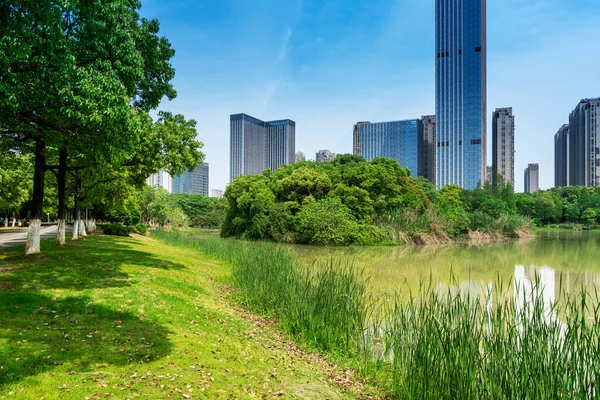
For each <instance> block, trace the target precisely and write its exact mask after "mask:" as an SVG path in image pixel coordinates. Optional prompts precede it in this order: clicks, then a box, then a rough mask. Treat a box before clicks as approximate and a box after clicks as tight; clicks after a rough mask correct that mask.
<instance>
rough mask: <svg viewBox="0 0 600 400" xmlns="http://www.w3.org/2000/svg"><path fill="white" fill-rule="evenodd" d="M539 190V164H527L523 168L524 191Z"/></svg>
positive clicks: (532, 191)
mask: <svg viewBox="0 0 600 400" xmlns="http://www.w3.org/2000/svg"><path fill="white" fill-rule="evenodd" d="M538 190H540V165H539V164H528V165H527V168H525V193H535V192H537V191H538Z"/></svg>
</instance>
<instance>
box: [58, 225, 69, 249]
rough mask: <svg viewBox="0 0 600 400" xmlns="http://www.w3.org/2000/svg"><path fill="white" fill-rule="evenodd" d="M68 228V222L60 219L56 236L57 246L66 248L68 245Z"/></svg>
mask: <svg viewBox="0 0 600 400" xmlns="http://www.w3.org/2000/svg"><path fill="white" fill-rule="evenodd" d="M66 226H67V221H65V220H64V219H59V220H58V234H57V235H56V244H57V245H59V246H64V245H66V244H67V240H66V237H65V236H66V235H65V232H66V230H67V229H66Z"/></svg>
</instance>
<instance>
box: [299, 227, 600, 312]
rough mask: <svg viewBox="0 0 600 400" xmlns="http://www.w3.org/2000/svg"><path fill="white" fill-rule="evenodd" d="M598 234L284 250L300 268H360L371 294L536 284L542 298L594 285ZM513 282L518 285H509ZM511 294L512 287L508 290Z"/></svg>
mask: <svg viewBox="0 0 600 400" xmlns="http://www.w3.org/2000/svg"><path fill="white" fill-rule="evenodd" d="M599 245H600V233H599V232H572V231H550V232H547V231H541V232H538V233H537V234H536V236H535V237H534V238H530V239H526V240H519V241H508V242H503V243H500V244H490V245H478V246H468V245H451V246H422V247H417V246H402V247H314V246H290V249H291V251H292V252H293V253H294V254H295V256H296V257H297V258H298V260H299V261H301V262H302V263H303V264H305V265H313V264H314V263H316V264H317V265H318V264H320V263H322V262H328V261H329V260H332V259H333V260H335V261H336V262H337V261H339V262H342V263H348V262H351V263H353V265H354V266H355V267H356V268H360V269H362V270H364V274H365V276H368V277H369V278H370V282H371V284H372V286H373V289H374V291H375V292H383V291H391V290H398V289H400V290H402V291H403V292H405V291H406V290H407V289H410V290H412V291H413V292H416V291H418V289H419V285H420V283H423V282H425V283H429V282H430V280H431V281H432V282H433V283H434V285H436V286H437V287H440V288H444V287H448V288H459V289H460V290H461V291H465V290H466V291H469V292H470V293H472V294H478V295H480V294H482V293H485V292H486V291H489V290H490V289H491V288H493V287H495V288H497V282H499V281H501V282H503V283H504V284H505V285H507V284H509V283H511V285H512V286H515V288H516V287H517V286H519V288H520V284H521V282H522V283H523V285H525V286H531V285H534V284H535V282H539V283H540V284H541V285H542V286H543V287H545V288H546V289H547V290H545V293H546V294H547V296H549V298H548V300H552V299H553V298H554V294H556V295H558V294H559V291H560V285H561V284H562V286H563V289H564V290H566V292H567V293H571V292H573V291H579V289H580V288H581V285H582V284H583V285H584V286H585V287H586V288H588V289H590V290H592V291H593V289H594V287H596V286H598V287H600V246H599ZM515 282H518V284H515ZM510 291H511V292H512V291H513V289H512V288H510Z"/></svg>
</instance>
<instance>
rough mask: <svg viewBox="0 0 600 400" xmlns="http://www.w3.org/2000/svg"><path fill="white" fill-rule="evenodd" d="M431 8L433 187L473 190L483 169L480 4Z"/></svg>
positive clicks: (456, 2)
mask: <svg viewBox="0 0 600 400" xmlns="http://www.w3.org/2000/svg"><path fill="white" fill-rule="evenodd" d="M435 10H436V11H435V31H436V35H435V36H436V39H435V52H436V55H435V56H436V68H435V70H436V71H435V76H436V79H435V82H436V88H435V90H436V96H435V98H436V117H437V126H436V128H437V157H436V186H437V187H438V188H442V187H444V186H446V185H448V184H457V185H459V186H461V187H463V188H466V189H474V188H475V187H476V186H477V185H478V184H479V183H483V180H484V178H485V167H486V121H487V119H486V118H487V117H486V108H487V105H486V97H487V86H486V74H487V71H486V0H436V1H435Z"/></svg>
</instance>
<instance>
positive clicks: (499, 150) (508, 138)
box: [492, 107, 515, 188]
mask: <svg viewBox="0 0 600 400" xmlns="http://www.w3.org/2000/svg"><path fill="white" fill-rule="evenodd" d="M492 173H493V174H494V175H496V174H499V175H500V176H502V179H503V180H504V182H506V183H510V184H511V185H512V187H513V188H514V187H515V116H514V115H513V110H512V107H508V108H497V109H496V111H494V113H493V114H492ZM494 175H492V177H493V176H494Z"/></svg>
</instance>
